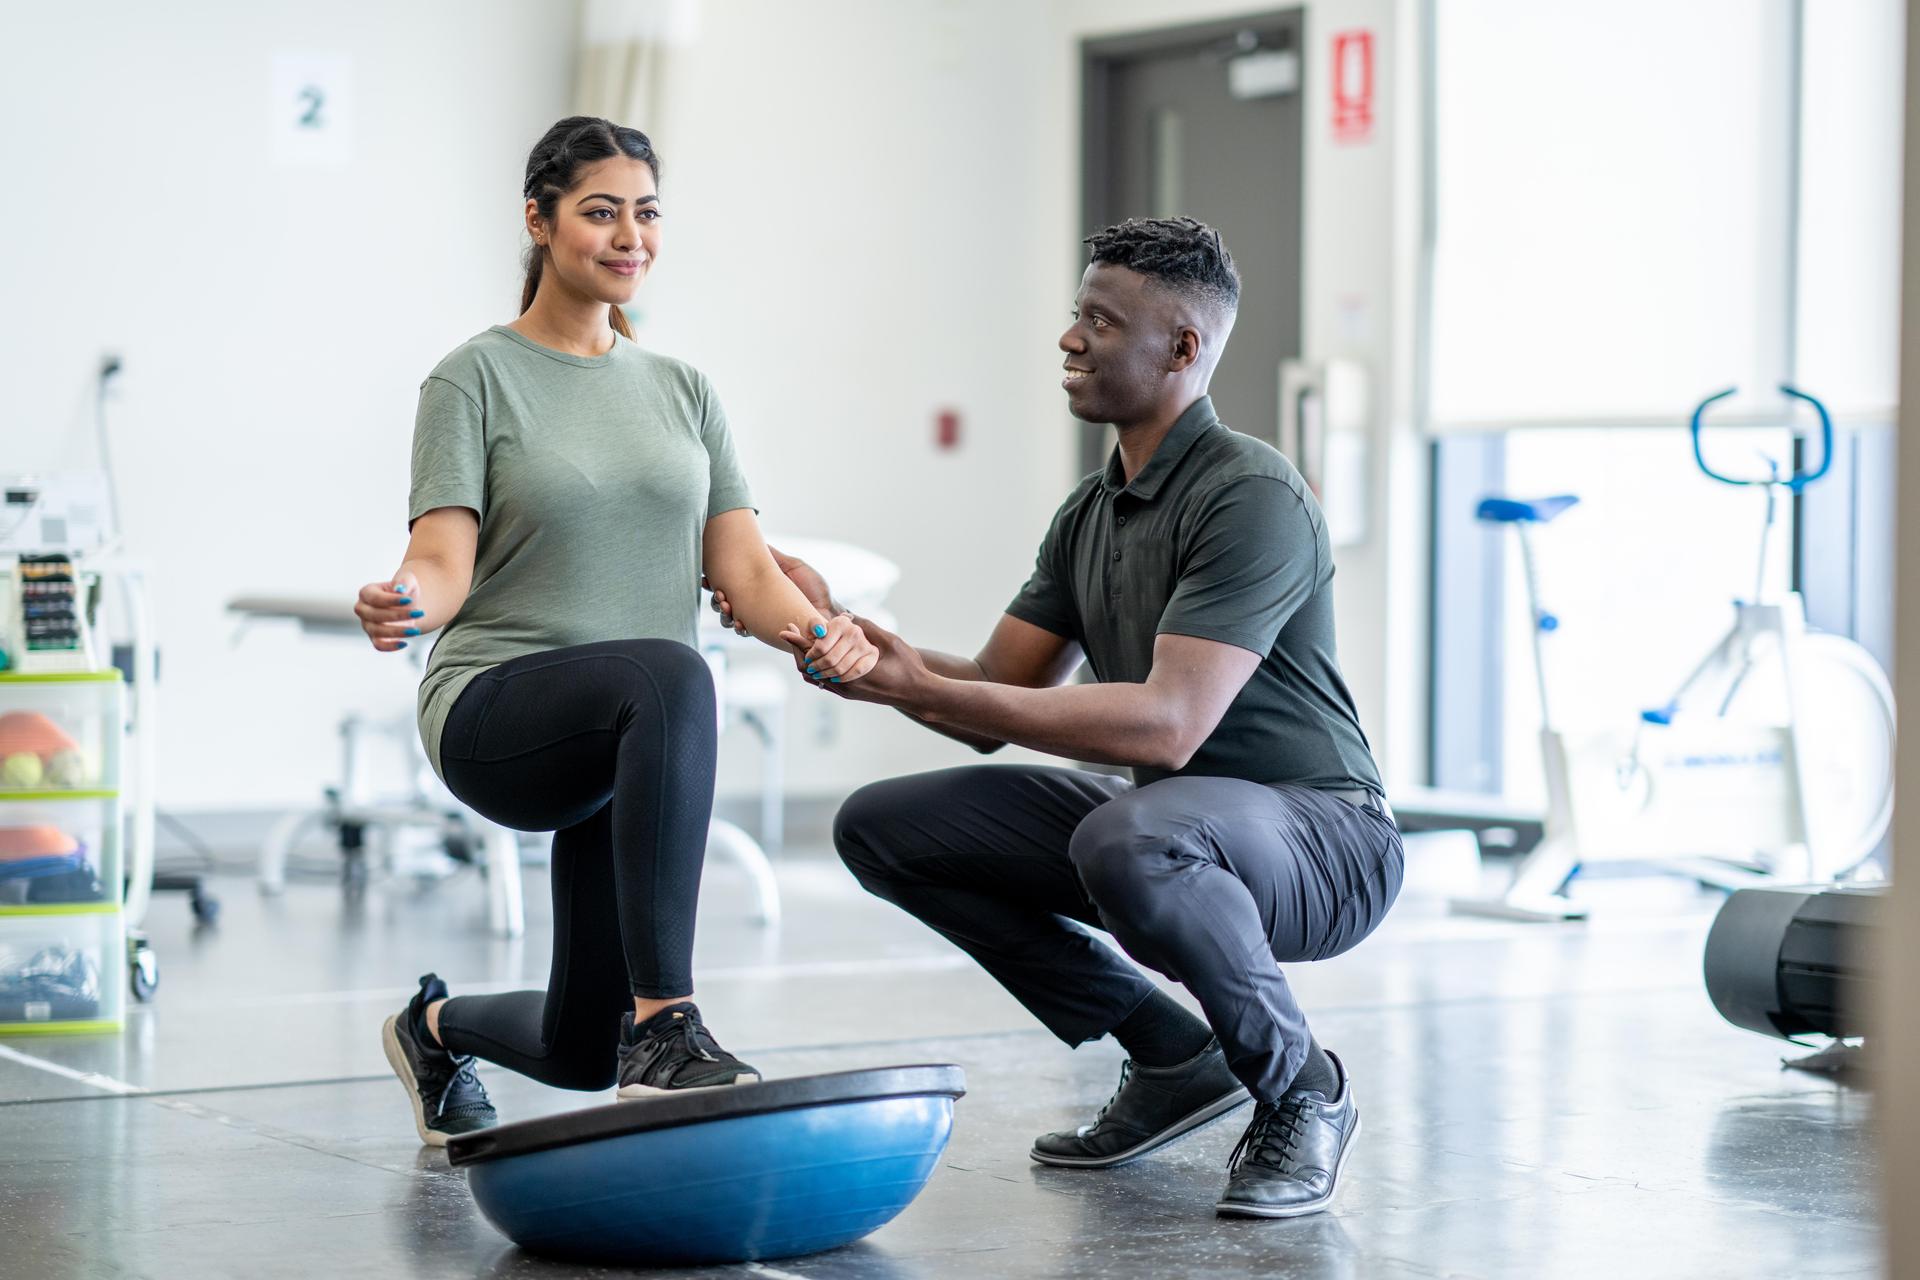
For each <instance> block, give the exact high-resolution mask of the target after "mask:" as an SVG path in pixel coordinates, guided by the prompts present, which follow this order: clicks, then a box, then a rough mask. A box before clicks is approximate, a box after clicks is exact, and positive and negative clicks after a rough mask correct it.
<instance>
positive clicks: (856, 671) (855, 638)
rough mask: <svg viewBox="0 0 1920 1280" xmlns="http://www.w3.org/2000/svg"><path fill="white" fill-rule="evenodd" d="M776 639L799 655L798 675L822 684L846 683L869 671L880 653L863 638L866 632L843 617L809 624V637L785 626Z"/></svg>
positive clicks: (796, 628) (846, 617) (789, 626)
mask: <svg viewBox="0 0 1920 1280" xmlns="http://www.w3.org/2000/svg"><path fill="white" fill-rule="evenodd" d="M780 638H781V639H782V640H784V641H786V642H787V644H789V645H790V646H792V648H793V651H794V652H795V653H797V654H799V655H801V656H800V662H799V665H800V668H801V670H802V672H803V673H804V674H805V675H806V676H807V677H808V678H809V679H812V680H818V681H819V682H820V683H822V684H848V683H851V682H852V681H855V680H858V679H859V678H860V677H861V676H864V675H865V674H867V672H869V671H871V670H873V664H874V663H876V662H878V661H879V660H880V651H879V650H878V649H876V648H874V646H873V642H872V641H870V640H868V639H867V633H866V632H864V631H862V630H861V629H860V625H859V624H858V623H856V622H855V621H854V620H853V619H852V618H850V617H848V616H847V615H846V614H840V615H838V616H837V617H833V618H828V619H826V620H824V622H819V621H817V622H815V623H814V624H813V634H812V635H811V636H807V635H803V634H801V631H800V629H799V628H798V627H796V626H793V625H791V624H789V625H788V626H786V627H784V628H782V629H781V632H780Z"/></svg>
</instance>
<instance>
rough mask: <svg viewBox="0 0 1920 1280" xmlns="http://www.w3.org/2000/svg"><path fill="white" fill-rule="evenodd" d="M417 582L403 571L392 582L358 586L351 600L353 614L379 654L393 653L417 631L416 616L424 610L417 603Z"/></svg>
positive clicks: (423, 612)
mask: <svg viewBox="0 0 1920 1280" xmlns="http://www.w3.org/2000/svg"><path fill="white" fill-rule="evenodd" d="M419 597H420V590H419V584H418V583H416V582H410V581H408V580H407V578H406V576H405V575H404V574H403V575H401V576H399V577H396V578H395V579H394V580H393V581H392V582H369V583H368V584H367V585H366V586H364V587H362V588H360V598H359V599H358V600H355V601H354V602H353V613H354V616H355V617H357V618H359V619H360V627H361V629H362V630H364V631H365V632H366V633H367V639H369V640H371V641H372V642H373V647H374V649H375V650H377V651H378V652H380V653H393V652H396V651H397V650H400V649H404V648H406V647H407V640H408V638H409V637H411V636H417V635H419V634H420V626H419V623H420V619H422V618H424V617H426V616H427V611H426V610H425V609H423V608H422V607H421V606H420V598H419Z"/></svg>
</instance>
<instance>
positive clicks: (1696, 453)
mask: <svg viewBox="0 0 1920 1280" xmlns="http://www.w3.org/2000/svg"><path fill="white" fill-rule="evenodd" d="M1739 389H1740V388H1738V387H1728V388H1727V389H1726V390H1725V391H1722V392H1720V393H1718V394H1717V395H1711V396H1708V397H1707V398H1706V399H1705V400H1702V401H1701V402H1700V406H1699V407H1698V408H1697V409H1695V410H1694V411H1693V427H1692V432H1693V460H1694V462H1696V463H1697V464H1699V467H1700V469H1701V470H1702V471H1704V472H1706V473H1707V475H1709V476H1711V477H1712V478H1713V479H1715V480H1718V481H1719V482H1720V483H1721V484H1741V485H1779V486H1780V487H1781V488H1783V489H1786V490H1787V491H1789V492H1791V493H1799V492H1800V491H1801V490H1802V489H1804V488H1806V487H1807V486H1808V485H1810V484H1812V483H1813V482H1814V481H1815V480H1818V479H1819V478H1820V477H1821V476H1824V475H1825V474H1827V469H1828V468H1830V467H1831V466H1833V418H1832V417H1831V416H1830V415H1829V414H1828V413H1827V406H1825V405H1824V404H1821V403H1820V402H1819V401H1818V400H1816V399H1814V398H1813V397H1812V396H1810V395H1808V394H1807V393H1806V392H1804V391H1800V390H1796V389H1795V388H1793V387H1790V386H1787V385H1786V384H1785V383H1781V384H1780V391H1781V394H1783V395H1788V396H1792V397H1793V398H1794V399H1795V400H1804V401H1806V402H1807V403H1808V404H1810V405H1812V406H1813V411H1814V412H1815V413H1817V414H1819V415H1820V466H1819V467H1818V468H1817V469H1816V470H1813V471H1803V470H1801V469H1800V468H1798V467H1795V468H1794V469H1793V473H1792V474H1791V475H1789V476H1788V477H1787V478H1786V479H1784V480H1782V479H1781V478H1780V467H1779V465H1778V464H1777V463H1775V462H1774V461H1773V460H1772V459H1771V458H1769V459H1768V460H1767V465H1768V466H1769V467H1771V468H1772V474H1770V475H1768V476H1767V477H1766V478H1765V479H1762V480H1748V479H1743V478H1741V477H1738V476H1726V475H1721V474H1720V473H1719V472H1718V471H1715V470H1714V469H1713V468H1712V467H1710V466H1708V465H1707V457H1706V454H1705V453H1704V452H1702V450H1701V448H1700V426H1701V422H1700V420H1701V418H1702V417H1703V416H1705V414H1706V412H1707V406H1708V405H1711V404H1714V403H1715V402H1717V401H1720V400H1725V399H1726V398H1727V397H1728V396H1730V395H1732V394H1733V393H1734V392H1736V391H1738V390H1739Z"/></svg>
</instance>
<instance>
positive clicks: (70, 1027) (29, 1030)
mask: <svg viewBox="0 0 1920 1280" xmlns="http://www.w3.org/2000/svg"><path fill="white" fill-rule="evenodd" d="M125 1029H126V1024H125V1023H123V1022H121V1021H120V1019H118V1018H91V1019H87V1020H85V1021H74V1022H0V1036H85V1035H99V1034H100V1033H102V1032H105V1031H112V1032H119V1031H124V1030H125Z"/></svg>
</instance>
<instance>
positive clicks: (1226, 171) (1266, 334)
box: [1081, 9, 1305, 470]
mask: <svg viewBox="0 0 1920 1280" xmlns="http://www.w3.org/2000/svg"><path fill="white" fill-rule="evenodd" d="M1304 30H1305V18H1304V15H1303V14H1302V12H1301V11H1300V10H1298V9H1294V10H1288V11H1286V12H1282V13H1274V14H1268V15H1264V16H1259V17H1253V18H1245V19H1238V20H1234V21H1230V22H1211V23H1206V24H1202V25H1198V26H1189V27H1180V28H1174V29H1170V30H1165V31H1158V32H1149V33H1145V34H1142V35H1131V36H1124V37H1118V38H1114V39H1107V40H1094V41H1089V42H1087V44H1086V45H1085V46H1084V48H1083V58H1082V61H1083V67H1084V71H1085V75H1084V81H1083V82H1084V84H1085V112H1086V114H1085V119H1084V123H1083V137H1084V157H1085V175H1086V186H1085V201H1084V204H1085V212H1086V219H1085V220H1086V228H1085V231H1083V232H1082V234H1085V233H1086V232H1088V231H1093V230H1095V229H1097V228H1099V227H1103V226H1107V225H1110V224H1112V223H1115V222H1118V221H1120V220H1121V219H1122V218H1128V217H1170V216H1173V215H1176V214H1186V215H1188V216H1190V217H1194V218H1198V219H1200V220H1201V221H1202V222H1205V223H1208V224H1210V225H1212V226H1214V227H1216V228H1218V229H1219V232H1220V234H1221V236H1222V238H1224V239H1225V241H1226V244H1227V249H1228V250H1229V251H1230V252H1231V253H1232V254H1233V258H1234V262H1235V263H1236V264H1237V265H1238V266H1239V268H1240V277H1241V297H1240V318H1239V320H1238V322H1237V323H1236V324H1235V326H1234V331H1233V338H1232V340H1231V341H1230V342H1229V343H1228V344H1227V352H1226V356H1225V357H1224V358H1223V359H1222V360H1221V362H1220V368H1219V370H1218V372H1216V373H1215V375H1214V379H1213V401H1214V406H1215V408H1216V409H1218V410H1219V412H1220V416H1221V419H1222V420H1223V421H1225V422H1226V424H1227V425H1228V426H1230V427H1232V428H1234V429H1235V430H1236V431H1241V432H1244V433H1246V434H1247V435H1250V436H1256V437H1258V438H1259V439H1262V440H1265V441H1267V442H1268V443H1270V444H1271V443H1276V442H1277V441H1276V434H1277V428H1278V421H1279V395H1280V392H1279V368H1280V362H1281V361H1282V360H1285V359H1288V358H1289V357H1292V356H1297V355H1298V354H1299V353H1300V187H1301V178H1302V168H1303V166H1302V158H1301V147H1302V140H1301V134H1302V127H1303V121H1302V115H1303V108H1302V99H1301V90H1300V89H1299V88H1298V87H1295V88H1293V89H1291V90H1289V89H1286V88H1285V87H1284V80H1282V79H1280V78H1277V77H1276V76H1275V75H1274V74H1273V73H1274V72H1275V71H1276V70H1280V71H1282V72H1283V71H1284V65H1283V64H1284V61H1285V58H1284V57H1283V56H1276V55H1287V54H1291V55H1292V61H1293V65H1294V66H1295V67H1296V68H1297V67H1299V66H1300V64H1301V63H1302V62H1303V61H1304V59H1303V58H1301V56H1300V55H1301V52H1302V51H1303V50H1304V48H1305V43H1304V39H1303V36H1304ZM1249 57H1251V58H1253V59H1255V60H1260V59H1264V62H1262V63H1261V65H1259V66H1255V65H1253V64H1252V63H1248V64H1246V65H1244V66H1243V67H1242V68H1241V72H1242V76H1241V80H1240V86H1239V89H1238V91H1236V89H1235V88H1234V87H1233V86H1232V85H1231V84H1230V79H1232V78H1233V74H1232V73H1233V69H1232V67H1231V66H1230V64H1231V63H1233V61H1234V60H1235V59H1244V58H1249ZM1249 72H1252V73H1257V74H1250V75H1249V74H1245V73H1249ZM1081 261H1085V257H1084V250H1083V251H1082V257H1081ZM1110 437H1111V432H1110V431H1107V430H1106V429H1105V428H1091V427H1089V428H1086V429H1085V430H1084V431H1083V433H1082V442H1083V443H1082V460H1083V462H1084V463H1085V469H1086V470H1093V469H1094V468H1095V467H1098V466H1100V465H1102V463H1104V461H1105V459H1106V453H1107V449H1108V448H1109V447H1110V446H1109V443H1108V441H1109V439H1110Z"/></svg>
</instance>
